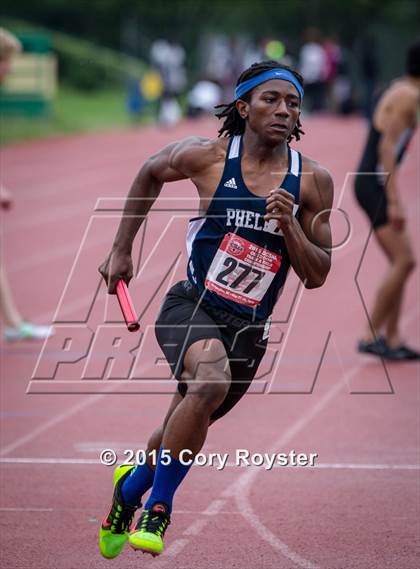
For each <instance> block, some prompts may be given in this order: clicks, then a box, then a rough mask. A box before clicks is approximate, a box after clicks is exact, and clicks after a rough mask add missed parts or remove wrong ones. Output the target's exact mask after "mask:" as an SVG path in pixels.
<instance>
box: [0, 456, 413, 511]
mask: <svg viewBox="0 0 420 569" xmlns="http://www.w3.org/2000/svg"><path fill="white" fill-rule="evenodd" d="M0 464H47V465H48V464H53V465H54V466H56V465H63V466H65V465H76V466H77V465H79V464H81V465H90V464H93V465H98V466H103V467H105V468H107V467H106V465H104V464H102V463H101V462H100V461H99V458H54V457H13V456H12V457H7V456H6V457H1V458H0ZM117 464H121V462H118V463H117ZM226 467H229V468H257V467H253V466H238V465H237V464H236V463H234V462H228V463H226ZM108 468H109V467H108ZM195 468H200V469H201V468H205V469H209V468H214V467H212V466H210V465H208V464H207V465H205V466H196V467H195ZM258 468H259V469H260V470H266V469H265V468H264V467H263V466H262V467H258ZM273 469H276V470H284V469H287V470H319V469H321V470H420V464H375V463H357V462H324V463H322V462H321V463H319V464H316V465H314V466H280V465H274V466H273ZM221 502H223V500H221ZM218 507H219V506H218V502H217V501H216V502H212V503H211V504H210V506H209V507H208V508H207V510H205V511H204V512H200V513H201V514H202V515H208V516H214V515H215V514H217V513H218V510H217V508H218ZM220 507H221V506H220ZM213 510H214V511H213ZM197 513H198V512H197Z"/></svg>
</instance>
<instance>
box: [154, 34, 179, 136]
mask: <svg viewBox="0 0 420 569" xmlns="http://www.w3.org/2000/svg"><path fill="white" fill-rule="evenodd" d="M150 59H151V62H152V64H153V65H154V66H155V67H156V68H157V70H158V71H159V73H160V75H161V77H162V81H163V95H162V99H161V103H160V108H159V117H158V121H159V124H161V125H162V126H174V125H175V124H176V123H177V122H178V121H179V120H180V119H181V117H182V110H181V106H180V104H179V101H178V97H179V96H180V95H181V94H182V92H183V91H184V90H185V87H186V84H187V75H186V70H185V50H184V48H183V47H182V46H181V45H180V44H178V43H177V42H175V41H173V40H167V39H158V40H156V41H154V42H153V44H152V47H151V50H150Z"/></svg>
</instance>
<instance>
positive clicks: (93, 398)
mask: <svg viewBox="0 0 420 569" xmlns="http://www.w3.org/2000/svg"><path fill="white" fill-rule="evenodd" d="M102 397H105V394H104V393H101V394H99V395H92V396H88V397H85V398H84V399H83V400H82V401H80V402H79V403H77V404H76V405H73V407H70V408H69V409H67V411H63V412H62V413H60V414H59V415H56V416H55V417H52V418H51V419H50V420H49V421H46V422H45V423H43V424H42V425H39V427H37V428H35V429H33V430H32V431H30V432H29V433H27V434H26V435H23V436H22V437H19V438H18V439H16V440H15V441H14V442H13V443H10V444H9V445H7V446H5V447H3V448H2V449H1V450H0V456H5V455H8V454H9V453H10V452H12V451H14V450H16V449H17V448H18V447H20V446H22V445H24V444H26V443H29V442H30V441H33V440H34V439H35V438H36V437H38V436H39V435H41V434H42V433H44V432H45V431H48V429H51V428H52V427H55V425H57V424H58V423H61V422H62V421H64V420H66V419H68V418H69V417H72V416H73V415H75V414H76V413H78V412H79V411H81V410H82V409H84V408H85V407H88V406H89V405H92V404H93V403H96V401H99V400H100V399H102Z"/></svg>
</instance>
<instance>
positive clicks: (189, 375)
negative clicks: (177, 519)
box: [129, 338, 231, 555]
mask: <svg viewBox="0 0 420 569" xmlns="http://www.w3.org/2000/svg"><path fill="white" fill-rule="evenodd" d="M183 365H184V371H183V374H182V378H183V380H185V381H188V390H187V393H186V394H185V396H184V398H183V400H182V401H181V402H179V403H178V404H177V405H176V406H175V409H174V410H173V412H172V413H171V414H170V416H169V419H168V421H167V424H166V426H165V427H164V429H163V438H162V445H161V447H160V451H159V455H158V460H157V465H156V471H155V476H154V480H153V487H152V492H151V494H150V497H149V499H148V500H147V502H146V504H145V506H144V511H143V513H142V515H141V517H140V519H139V521H138V522H137V524H136V528H135V530H134V531H133V532H132V533H131V534H130V537H129V541H130V544H131V546H132V547H133V548H134V549H139V550H142V551H145V552H149V553H152V555H159V554H160V553H161V552H162V551H163V548H164V544H163V536H164V534H165V531H166V529H167V527H168V525H169V523H170V513H171V511H172V501H173V497H174V494H175V492H176V490H177V488H178V487H179V485H180V484H181V482H182V481H183V479H184V478H185V476H186V474H187V473H188V471H189V469H190V466H191V463H192V459H193V458H194V456H195V455H196V454H197V453H198V451H199V450H200V449H201V447H202V446H203V444H204V441H205V439H206V435H207V430H208V427H209V424H210V417H211V414H212V413H213V411H215V410H216V409H217V408H218V407H219V405H220V404H221V403H222V402H223V400H224V398H225V397H226V394H227V392H228V390H229V386H230V382H231V376H230V371H228V370H229V365H228V358H227V354H226V351H225V348H224V346H223V343H222V342H221V341H220V340H218V339H215V338H212V339H206V340H198V341H197V342H195V343H194V344H192V345H191V346H190V347H189V348H188V350H187V351H186V353H185V356H184V361H183ZM158 438H159V434H158V433H156V439H155V441H156V440H157V439H158ZM183 449H188V450H189V451H190V453H189V454H188V456H186V457H183V458H186V459H188V460H189V461H190V464H185V463H184V461H181V460H179V459H180V458H181V457H180V452H181V451H182V450H183Z"/></svg>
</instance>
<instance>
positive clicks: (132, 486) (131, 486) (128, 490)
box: [121, 464, 155, 506]
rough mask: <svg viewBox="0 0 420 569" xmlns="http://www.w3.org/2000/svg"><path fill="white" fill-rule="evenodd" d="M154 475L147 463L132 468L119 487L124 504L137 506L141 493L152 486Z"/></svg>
mask: <svg viewBox="0 0 420 569" xmlns="http://www.w3.org/2000/svg"><path fill="white" fill-rule="evenodd" d="M154 477H155V471H154V470H153V469H152V468H150V466H149V465H148V464H142V465H141V466H136V467H135V468H133V470H132V471H131V473H130V475H129V476H127V478H126V479H125V480H124V482H123V485H122V488H121V494H122V499H123V500H124V504H128V505H129V506H137V504H138V503H139V501H140V498H141V497H142V496H143V494H144V493H145V492H147V490H148V489H149V488H151V487H152V485H153V478H154Z"/></svg>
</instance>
